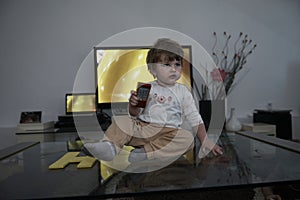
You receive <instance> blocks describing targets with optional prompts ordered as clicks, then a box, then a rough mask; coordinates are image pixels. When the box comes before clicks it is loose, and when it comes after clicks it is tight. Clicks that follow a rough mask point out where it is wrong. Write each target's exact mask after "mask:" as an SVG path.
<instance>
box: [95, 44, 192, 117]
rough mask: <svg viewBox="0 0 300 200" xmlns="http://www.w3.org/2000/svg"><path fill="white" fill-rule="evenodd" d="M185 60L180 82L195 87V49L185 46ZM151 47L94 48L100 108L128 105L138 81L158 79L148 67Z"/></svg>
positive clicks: (98, 106) (97, 98)
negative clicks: (193, 76) (147, 59)
mask: <svg viewBox="0 0 300 200" xmlns="http://www.w3.org/2000/svg"><path fill="white" fill-rule="evenodd" d="M182 47H183V50H184V60H183V67H182V76H181V78H180V80H179V83H182V84H185V85H186V86H187V87H188V88H189V89H191V88H192V85H193V83H192V80H193V79H192V65H191V63H192V60H191V59H192V48H191V46H190V45H186V46H182ZM149 49H150V47H141V46H135V47H94V62H95V75H96V77H95V79H96V106H97V109H99V110H101V111H102V109H110V108H112V106H113V105H116V104H118V105H120V104H125V103H126V105H127V103H128V98H129V96H130V91H131V90H136V88H137V83H138V82H150V81H153V80H154V78H153V76H152V75H151V74H150V72H149V71H148V68H147V64H146V57H147V53H148V51H149Z"/></svg>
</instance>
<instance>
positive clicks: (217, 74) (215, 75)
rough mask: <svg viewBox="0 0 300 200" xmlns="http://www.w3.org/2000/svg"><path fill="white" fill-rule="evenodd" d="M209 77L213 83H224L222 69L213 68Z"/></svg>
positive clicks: (224, 73)
mask: <svg viewBox="0 0 300 200" xmlns="http://www.w3.org/2000/svg"><path fill="white" fill-rule="evenodd" d="M210 75H211V77H212V79H213V80H214V81H219V82H220V81H224V80H225V78H226V72H225V70H224V69H220V68H215V69H214V70H213V71H211V72H210Z"/></svg>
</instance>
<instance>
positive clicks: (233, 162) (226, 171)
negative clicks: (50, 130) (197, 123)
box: [0, 133, 300, 199]
mask: <svg viewBox="0 0 300 200" xmlns="http://www.w3.org/2000/svg"><path fill="white" fill-rule="evenodd" d="M218 144H220V145H221V146H222V147H223V149H224V154H223V155H222V156H218V157H213V156H211V155H208V156H207V157H205V158H204V159H201V160H199V161H197V162H195V163H191V162H190V160H187V159H185V158H183V157H182V158H180V159H179V160H177V161H175V162H173V163H172V164H170V165H168V166H167V167H164V168H162V169H160V170H156V171H153V172H147V173H127V172H122V171H113V172H114V173H112V174H111V176H106V177H104V176H102V177H101V174H100V172H103V171H104V170H103V167H104V165H103V164H102V165H101V167H102V169H100V167H99V166H100V165H99V164H96V165H94V166H93V167H92V168H90V169H77V168H76V165H75V164H69V165H68V166H67V167H66V168H65V169H61V170H49V169H48V166H49V165H51V164H52V163H53V162H55V161H56V160H58V159H59V158H61V157H62V156H63V155H64V154H65V153H66V152H67V143H66V142H51V143H40V144H37V145H34V146H32V147H30V148H27V149H25V150H24V151H22V152H20V153H17V154H14V155H12V156H9V157H7V158H4V159H2V160H0V199H26V198H27V199H28V198H30V199H32V198H64V197H72V198H75V197H78V198H83V197H95V198H98V197H99V198H100V197H101V198H113V197H126V196H136V195H143V194H150V193H168V192H187V191H194V192H202V191H207V190H219V189H220V190H222V189H239V188H245V187H247V188H253V187H261V186H266V185H273V184H291V183H299V182H300V154H299V153H297V152H293V151H290V150H287V149H284V148H281V147H278V146H274V145H270V144H267V143H264V142H260V141H257V140H254V139H251V138H248V137H245V136H242V135H239V134H235V133H222V134H221V137H220V138H219V141H218ZM82 154H83V152H82ZM127 167H132V166H131V165H129V166H127ZM134 167H139V166H136V165H135V166H134ZM140 167H147V165H143V166H140ZM105 170H109V169H108V168H106V169H105ZM102 175H103V174H102Z"/></svg>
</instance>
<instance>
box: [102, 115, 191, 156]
mask: <svg viewBox="0 0 300 200" xmlns="http://www.w3.org/2000/svg"><path fill="white" fill-rule="evenodd" d="M104 140H105V141H110V142H112V143H113V144H114V145H115V147H116V150H117V153H119V152H120V151H121V150H122V148H123V146H124V145H128V146H133V147H138V148H140V147H144V148H145V151H146V154H147V158H148V159H156V158H168V157H175V156H180V155H183V154H184V153H186V152H187V151H189V150H190V149H192V148H193V146H194V136H193V134H192V133H191V132H189V131H187V130H184V129H176V128H169V127H162V126H160V125H157V124H150V123H146V122H142V121H139V120H135V119H131V118H130V117H128V116H115V117H113V119H112V124H111V125H110V127H109V128H108V129H107V131H106V133H105V136H104V138H103V141H104Z"/></svg>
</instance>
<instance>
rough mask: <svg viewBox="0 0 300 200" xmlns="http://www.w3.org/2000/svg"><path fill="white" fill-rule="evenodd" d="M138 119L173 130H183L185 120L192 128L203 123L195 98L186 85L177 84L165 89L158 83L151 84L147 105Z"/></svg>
mask: <svg viewBox="0 0 300 200" xmlns="http://www.w3.org/2000/svg"><path fill="white" fill-rule="evenodd" d="M138 118H139V119H140V120H142V121H145V122H149V123H156V124H160V125H164V126H166V127H173V128H181V125H182V121H183V119H184V118H186V119H187V120H188V122H189V123H190V125H191V126H192V127H194V126H198V125H199V124H201V123H203V121H202V118H201V116H200V114H199V112H198V110H197V108H196V105H195V101H194V98H193V96H192V94H191V92H190V91H189V90H188V88H187V87H186V86H185V85H183V84H180V83H176V84H175V85H174V86H171V87H163V86H161V85H159V84H158V83H157V82H156V81H153V82H151V90H150V94H149V97H148V102H147V105H146V107H145V109H143V111H142V112H141V113H140V115H139V116H138Z"/></svg>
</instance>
